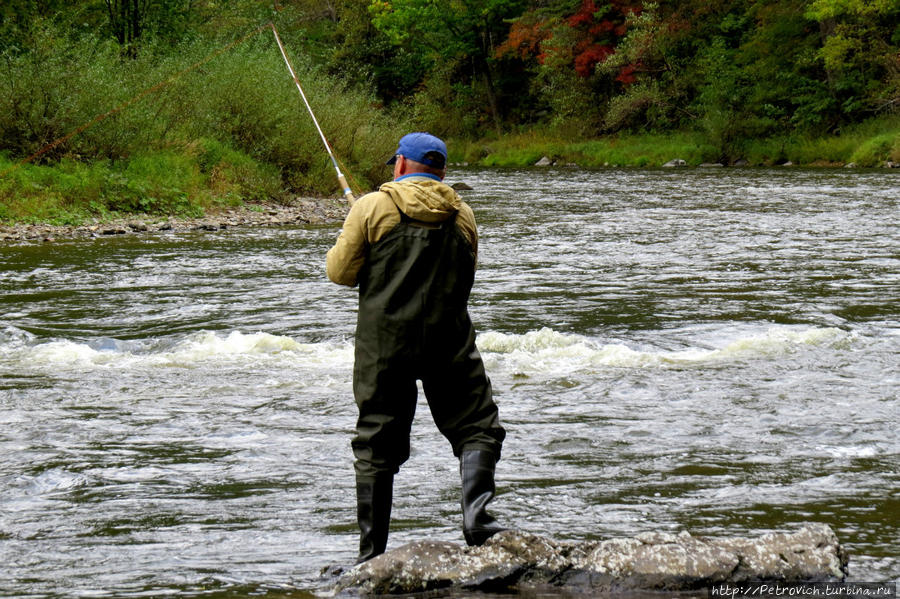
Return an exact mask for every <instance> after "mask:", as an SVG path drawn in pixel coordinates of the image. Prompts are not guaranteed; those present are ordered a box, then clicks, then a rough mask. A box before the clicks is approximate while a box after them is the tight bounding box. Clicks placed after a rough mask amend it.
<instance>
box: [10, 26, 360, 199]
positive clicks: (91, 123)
mask: <svg viewBox="0 0 900 599" xmlns="http://www.w3.org/2000/svg"><path fill="white" fill-rule="evenodd" d="M266 29H271V30H272V33H273V34H275V41H276V42H277V44H278V49H279V50H280V51H281V56H282V57H283V58H284V62H285V64H286V65H287V68H288V71H290V74H291V77H293V79H294V83H295V84H296V85H297V90H298V91H299V92H300V97H302V98H303V103H304V104H306V109H307V110H308V111H309V115H310V116H311V117H312V120H313V123H314V124H315V126H316V130H317V131H318V132H319V136H320V137H321V138H322V142H323V143H324V144H325V150H326V151H327V152H328V157H329V158H331V163H332V164H333V165H334V170H335V171H336V173H337V178H338V183H339V184H340V185H341V189H342V190H343V193H344V197H346V198H347V201H348V202H349V203H350V204H351V205H352V204H353V202H354V201H355V198H354V197H353V192H352V191H351V189H350V186H349V185H348V184H347V179H346V178H345V177H344V175H343V173H342V172H341V169H340V166H338V161H337V158H336V157H335V155H334V152H333V151H332V149H331V145H329V143H328V140H327V139H326V138H325V134H324V133H323V132H322V128H321V127H320V126H319V121H318V119H316V115H315V114H314V113H313V110H312V107H311V106H310V105H309V101H307V99H306V94H304V93H303V88H302V87H301V86H300V80H299V79H298V78H297V75H296V73H295V72H294V68H293V67H292V66H291V63H290V61H289V60H288V57H287V52H285V50H284V45H283V44H282V43H281V38H280V37H279V35H278V31H277V30H276V29H275V24H274V23H266V24H265V25H260V26H259V27H257V28H256V29H254V30H253V31H251V32H250V33H247V34H246V35H244V36H243V37H241V38H239V39H237V40H235V41H233V42H231V43H229V44H227V45H225V46H223V47H221V48H219V49H218V50H216V51H215V52H212V53H210V54H208V55H207V56H206V57H204V58H202V59H201V60H198V61H197V62H195V63H194V64H192V65H190V66H189V67H187V68H185V69H182V70H181V71H178V72H177V73H175V74H174V75H172V76H171V77H169V78H168V79H165V80H163V81H161V82H159V83H157V84H156V85H152V86H150V87H148V88H147V89H145V90H143V91H141V92H138V93H137V94H136V95H134V96H132V97H131V98H130V99H128V100H126V101H125V102H122V103H121V104H119V105H118V106H115V107H114V108H112V109H110V110H108V111H106V112H104V113H102V114H98V115H97V116H95V117H94V118H93V119H91V120H90V121H88V122H86V123H84V124H83V125H80V126H79V127H76V128H75V129H73V130H72V131H71V132H69V133H67V134H66V135H63V136H62V137H60V138H58V139H55V140H53V141H52V142H50V143H48V144H47V145H45V146H43V147H42V148H41V149H39V150H38V151H37V152H35V153H34V154H31V155H30V156H28V157H27V158H23V159H22V160H20V161H18V162H16V163H15V164H13V165H12V166H9V167H7V168H6V169H5V170H3V171H2V172H0V177H5V176H6V175H8V174H9V173H11V172H12V171H14V170H16V169H17V168H19V167H21V166H22V165H24V164H27V163H29V162H32V161H33V160H35V159H37V158H39V157H40V156H43V155H44V154H46V153H47V152H49V151H50V150H52V149H53V148H56V147H57V146H59V145H61V144H63V143H65V142H67V141H69V140H70V139H72V138H73V137H75V136H76V135H78V134H79V133H82V132H84V131H86V130H87V129H89V128H91V127H93V126H94V125H96V124H97V123H99V122H101V121H104V120H106V119H108V118H109V117H111V116H113V115H115V114H117V113H119V112H121V111H123V110H124V109H126V108H128V107H129V106H131V105H132V104H134V103H135V102H138V101H139V100H141V99H143V98H144V97H146V96H148V95H150V94H152V93H153V92H156V91H159V90H161V89H162V88H164V87H166V86H167V85H170V84H172V83H174V82H175V81H176V80H178V79H180V78H181V77H183V76H185V75H187V74H188V73H190V72H191V71H193V70H195V69H197V68H199V67H201V66H203V65H204V64H206V63H207V62H209V61H211V60H212V59H214V58H216V57H217V56H220V55H222V54H224V53H225V52H227V51H228V50H231V49H232V48H234V47H235V46H238V45H239V44H242V43H244V42H245V41H247V40H248V39H250V38H251V37H253V36H255V35H256V34H258V33H260V32H262V31H264V30H266Z"/></svg>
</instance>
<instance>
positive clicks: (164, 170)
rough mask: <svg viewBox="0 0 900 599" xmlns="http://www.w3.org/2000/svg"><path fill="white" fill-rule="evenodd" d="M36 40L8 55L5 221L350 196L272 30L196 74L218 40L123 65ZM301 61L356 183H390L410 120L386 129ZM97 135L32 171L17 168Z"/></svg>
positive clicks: (108, 48)
mask: <svg viewBox="0 0 900 599" xmlns="http://www.w3.org/2000/svg"><path fill="white" fill-rule="evenodd" d="M31 36H32V39H31V40H30V44H29V45H28V47H29V50H28V51H27V52H21V51H17V50H16V49H14V48H12V49H11V48H7V49H6V50H5V51H4V52H3V55H2V58H3V59H4V61H5V68H4V69H3V71H2V73H0V82H2V85H0V140H2V146H0V153H2V154H0V155H2V156H3V158H2V159H0V172H5V171H8V172H6V174H4V175H3V176H2V178H0V219H3V220H23V219H24V220H45V219H51V220H53V219H62V220H71V219H79V218H81V219H83V218H85V217H87V216H89V215H94V216H102V215H103V214H104V213H106V212H116V211H127V212H147V213H179V214H184V215H189V214H197V213H199V212H202V211H203V210H204V209H206V208H208V207H210V206H212V205H215V204H220V203H230V202H238V201H242V200H250V201H260V200H263V201H276V202H278V201H285V200H287V199H288V198H290V197H291V196H292V195H296V194H307V195H328V194H333V195H339V194H340V191H339V190H338V184H337V180H336V178H335V173H334V168H333V165H332V163H331V161H330V159H329V158H328V155H327V153H326V152H325V148H324V146H323V144H322V141H321V138H320V136H319V134H318V132H317V130H316V128H315V126H314V124H313V122H312V120H311V118H310V116H309V114H308V112H307V110H306V107H305V106H304V104H303V102H302V100H301V98H300V97H299V95H298V93H297V89H296V87H295V86H294V83H293V81H292V80H291V78H290V75H289V73H288V71H287V69H286V68H285V65H284V62H283V60H282V58H281V55H280V53H279V51H278V47H277V46H276V45H275V42H274V40H273V39H272V36H271V33H270V32H268V31H263V32H261V33H260V34H259V35H257V36H255V37H253V38H251V39H249V40H247V41H245V42H244V43H242V44H239V45H237V46H236V47H234V48H232V49H231V50H229V51H227V52H225V53H223V54H221V55H215V56H214V57H213V58H211V59H210V60H207V61H206V62H203V64H202V65H201V66H199V67H196V68H192V67H193V66H194V65H196V64H197V63H199V62H201V61H205V60H206V59H207V58H209V57H210V56H213V55H214V52H215V51H216V50H218V49H219V48H221V44H220V43H219V42H214V41H211V40H203V39H196V40H193V41H190V42H185V43H183V44H182V46H181V47H180V48H179V49H178V50H179V51H177V52H173V50H172V48H162V47H160V48H155V47H153V46H152V45H148V46H147V47H145V48H143V49H142V52H141V53H139V54H138V55H137V56H136V57H126V56H123V54H122V52H121V50H120V48H119V47H118V46H117V45H116V44H115V43H114V42H110V41H103V40H100V39H97V38H95V37H93V36H91V35H86V36H83V37H80V38H78V39H75V40H67V39H65V37H64V36H62V35H60V34H59V32H57V31H55V30H53V29H52V28H51V27H49V26H40V25H38V26H35V27H34V29H33V30H32V31H31ZM291 61H292V63H293V65H294V68H295V70H296V71H297V75H298V77H299V79H300V80H301V82H303V84H304V92H305V93H306V95H307V98H308V99H309V102H310V104H311V105H312V106H313V108H314V110H315V112H316V116H317V118H318V119H319V123H320V125H321V127H322V129H323V131H324V132H325V133H326V135H327V137H328V140H329V142H330V143H331V145H332V147H333V149H334V152H335V154H336V155H337V156H338V158H339V159H340V160H341V161H342V170H343V171H344V173H345V174H346V175H347V178H348V179H349V180H350V182H351V185H353V187H354V189H355V191H357V192H359V191H364V190H367V189H369V188H370V187H371V186H372V185H373V184H374V183H376V182H378V181H379V180H381V179H383V178H384V177H385V176H386V171H385V167H384V166H383V163H384V159H385V157H386V156H387V155H389V154H390V152H391V151H392V150H393V149H394V147H395V144H396V140H397V138H398V137H399V136H400V135H402V133H403V132H404V131H405V130H406V129H407V125H406V124H405V120H404V119H403V118H402V117H401V118H396V115H393V116H394V117H395V118H393V119H388V118H387V117H386V116H385V115H384V114H383V113H381V112H380V110H379V109H377V108H374V107H373V105H374V101H373V100H372V98H371V97H370V96H369V95H368V94H367V93H365V92H362V91H359V90H355V89H348V88H346V87H345V86H344V85H343V84H342V83H341V82H340V81H339V80H338V79H336V78H334V77H330V76H327V75H324V74H323V73H321V72H320V71H317V70H316V69H315V68H314V67H313V66H312V65H311V64H309V63H308V62H307V61H306V60H304V59H303V57H297V56H291ZM151 89H152V91H149V92H148V90H151ZM145 92H148V93H146V94H145ZM142 94H143V95H142ZM107 111H112V113H111V114H109V115H108V116H106V117H105V118H102V119H100V120H95V119H97V117H98V116H99V115H105V114H107ZM87 124H90V126H89V127H87V128H85V129H83V130H82V131H80V132H79V133H78V134H76V135H73V136H72V137H71V138H69V139H67V140H66V141H64V142H63V143H60V144H59V145H57V146H55V147H53V148H52V149H51V150H50V151H48V152H46V153H45V154H43V155H42V156H40V157H39V158H38V160H36V164H28V165H25V166H21V167H17V168H12V170H9V169H10V168H11V167H13V165H14V164H15V163H16V162H17V161H19V160H21V159H23V158H24V157H27V156H30V155H32V154H33V153H35V152H38V151H39V150H41V149H42V148H45V147H46V146H47V144H50V143H51V142H54V141H55V140H59V139H60V138H63V137H64V136H67V135H69V134H70V133H72V132H75V131H77V130H79V129H80V128H82V127H83V126H84V125H87Z"/></svg>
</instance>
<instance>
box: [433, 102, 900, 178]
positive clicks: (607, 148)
mask: <svg viewBox="0 0 900 599" xmlns="http://www.w3.org/2000/svg"><path fill="white" fill-rule="evenodd" d="M450 148H451V154H452V155H451V160H452V161H454V162H467V163H469V164H477V165H482V166H503V167H526V166H532V165H533V164H535V162H537V161H538V160H540V159H541V158H542V157H544V156H546V157H548V158H549V159H550V160H552V161H554V162H556V163H558V164H560V163H561V164H568V163H574V164H578V165H579V166H582V167H585V168H598V167H604V166H634V167H658V166H662V165H663V164H665V163H666V162H668V161H670V160H672V159H676V158H680V159H682V160H684V161H686V162H687V164H688V165H693V166H696V165H699V164H702V163H715V162H724V163H728V164H733V163H734V162H736V161H738V160H745V161H746V162H747V163H749V164H751V165H757V166H767V165H776V164H784V163H786V162H792V163H793V164H796V165H806V166H842V165H846V164H850V163H854V164H856V165H857V166H859V167H877V166H882V165H884V163H885V162H888V161H890V162H895V163H900V117H898V116H896V115H894V116H888V117H881V118H878V119H873V120H871V121H869V122H866V123H863V124H860V125H857V126H855V127H853V128H850V129H847V130H846V131H844V132H842V134H841V135H833V136H813V135H809V134H807V135H801V134H793V135H786V136H784V137H772V138H767V139H759V140H735V141H731V142H729V143H728V144H727V145H723V144H722V143H715V142H714V141H712V140H710V139H709V138H708V136H706V135H704V134H703V133H699V132H674V133H664V134H653V133H645V134H633V135H616V136H610V137H604V138H600V139H593V140H583V139H579V137H578V134H577V133H572V132H570V131H566V130H537V129H535V130H531V131H527V132H523V133H518V134H513V135H506V136H502V137H499V138H488V139H483V140H478V141H458V142H454V143H452V144H450Z"/></svg>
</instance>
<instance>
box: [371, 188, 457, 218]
mask: <svg viewBox="0 0 900 599" xmlns="http://www.w3.org/2000/svg"><path fill="white" fill-rule="evenodd" d="M379 189H380V191H383V192H384V193H386V194H388V195H389V196H391V199H392V200H394V204H396V205H397V208H399V209H400V211H401V212H403V213H404V214H405V215H406V216H408V217H410V218H412V219H415V220H418V221H422V222H426V223H439V222H443V221H445V220H447V219H448V218H450V217H451V216H453V215H454V214H456V213H457V212H458V211H459V207H460V204H461V202H462V200H461V199H460V197H459V195H458V194H457V193H456V190H454V189H453V188H452V187H450V186H449V185H447V184H446V183H443V182H441V181H435V180H433V179H428V178H426V177H422V178H417V177H411V178H408V179H404V180H403V181H389V182H387V183H384V184H383V185H382V186H381V187H380V188H379Z"/></svg>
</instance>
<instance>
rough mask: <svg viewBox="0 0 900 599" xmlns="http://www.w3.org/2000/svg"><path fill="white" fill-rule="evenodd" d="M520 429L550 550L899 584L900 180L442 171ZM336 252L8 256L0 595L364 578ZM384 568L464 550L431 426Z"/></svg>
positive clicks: (505, 486) (321, 589)
mask: <svg viewBox="0 0 900 599" xmlns="http://www.w3.org/2000/svg"><path fill="white" fill-rule="evenodd" d="M455 181H465V182H466V183H468V184H469V185H471V186H472V187H473V188H474V189H473V190H472V191H466V192H463V194H464V197H465V199H466V200H467V201H469V202H470V204H471V205H472V207H473V208H474V210H475V213H476V216H477V218H478V221H479V230H480V233H481V242H480V254H479V270H478V273H477V276H476V283H475V289H474V291H473V295H472V302H471V313H472V317H473V320H474V322H475V325H476V328H477V330H478V331H479V336H478V344H479V347H480V349H481V351H482V354H483V356H484V359H485V363H486V365H487V369H488V372H489V374H490V376H491V378H492V381H493V383H494V389H495V396H496V400H497V403H498V404H499V406H500V411H501V418H502V420H503V422H504V424H505V425H506V427H507V430H508V437H507V442H506V444H505V446H504V455H503V459H502V460H501V462H500V463H499V464H498V471H497V481H498V496H497V499H496V501H495V502H494V504H493V512H494V514H495V515H496V516H497V518H498V519H499V520H501V521H502V522H503V523H506V524H508V525H514V526H516V527H519V528H523V529H526V530H529V531H532V532H535V533H539V534H544V535H549V536H552V537H554V538H556V539H561V540H585V539H605V538H610V537H615V536H633V535H635V534H637V533H640V532H644V531H652V530H661V531H680V530H687V531H690V532H691V533H692V534H695V535H716V536H742V535H746V536H755V535H758V534H762V533H764V532H768V531H775V530H784V531H790V530H793V529H795V528H797V527H798V526H799V524H800V523H802V522H809V521H816V522H825V523H827V524H829V525H830V526H831V527H832V528H833V529H834V530H835V532H836V533H837V535H838V537H839V539H840V540H841V542H842V543H843V544H844V545H845V547H846V548H847V550H848V551H849V553H850V555H851V561H850V577H851V579H852V580H856V581H890V580H893V581H897V580H898V579H900V551H898V546H900V494H898V493H900V492H898V489H900V425H898V421H900V418H898V417H900V408H898V405H900V404H898V389H900V375H898V372H900V320H898V316H900V229H898V222H900V218H898V217H900V178H898V176H897V175H896V174H894V173H889V172H886V171H885V172H883V171H847V170H843V169H842V170H802V169H790V168H784V169H683V170H675V171H673V170H629V169H621V170H620V169H606V170H599V171H582V170H575V169H546V170H536V169H532V170H526V171H516V170H508V171H507V170H477V169H457V170H455V171H453V172H451V173H450V175H449V176H448V182H455ZM337 232H338V227H337V226H302V227H300V226H298V227H282V228H275V229H262V228H260V229H251V228H245V229H241V228H235V229H231V230H227V231H223V232H219V233H215V234H210V233H199V232H197V233H179V234H174V233H169V234H148V235H142V236H121V237H116V238H103V239H96V240H78V241H60V242H56V243H51V244H35V245H14V246H13V245H11V246H4V247H0V312H2V321H0V376H2V380H0V408H2V409H0V426H2V429H0V596H9V597H12V596H15V597H74V596H78V597H157V596H173V595H174V596H181V597H190V596H206V597H210V596H214V597H243V596H251V595H252V596H269V597H284V596H291V597H302V596H307V594H308V593H309V594H315V595H322V594H325V593H326V592H327V590H328V588H329V585H330V583H331V580H330V579H328V578H327V577H326V578H322V577H321V576H320V572H321V571H322V569H323V568H326V567H329V566H333V565H335V564H348V563H350V562H352V560H353V559H354V558H355V555H356V548H357V547H356V546H357V542H358V539H357V531H356V525H355V498H354V481H353V469H352V456H351V452H350V446H349V442H350V437H351V435H352V431H353V426H354V422H355V405H354V403H353V400H352V391H351V369H352V359H353V357H352V352H353V349H352V335H353V327H354V324H355V308H356V296H355V290H351V289H348V288H341V287H338V286H336V285H333V284H331V283H329V282H328V281H327V280H326V278H325V274H324V256H325V252H326V251H327V250H328V248H329V247H330V246H331V244H332V243H333V241H334V239H335V237H336V235H337ZM412 445H413V451H412V457H411V458H410V460H409V462H408V463H407V464H406V465H405V466H404V468H403V469H402V470H401V473H400V474H399V475H398V477H397V481H396V487H395V501H394V514H393V522H392V532H391V537H390V539H389V547H396V546H399V545H400V544H403V543H405V542H409V541H413V540H418V539H426V538H427V539H438V540H449V541H455V542H462V535H461V532H460V530H459V526H460V515H459V500H458V472H457V469H458V466H457V464H456V463H455V461H454V460H453V459H452V454H451V452H450V448H449V445H448V444H447V442H446V441H445V440H444V439H443V438H442V437H441V436H440V434H439V433H438V432H437V431H436V429H435V427H434V425H433V424H432V423H431V421H430V417H429V414H428V410H427V407H426V405H425V403H424V399H423V398H422V397H421V395H420V404H419V410H418V412H417V416H416V422H415V424H414V429H413V440H412Z"/></svg>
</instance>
